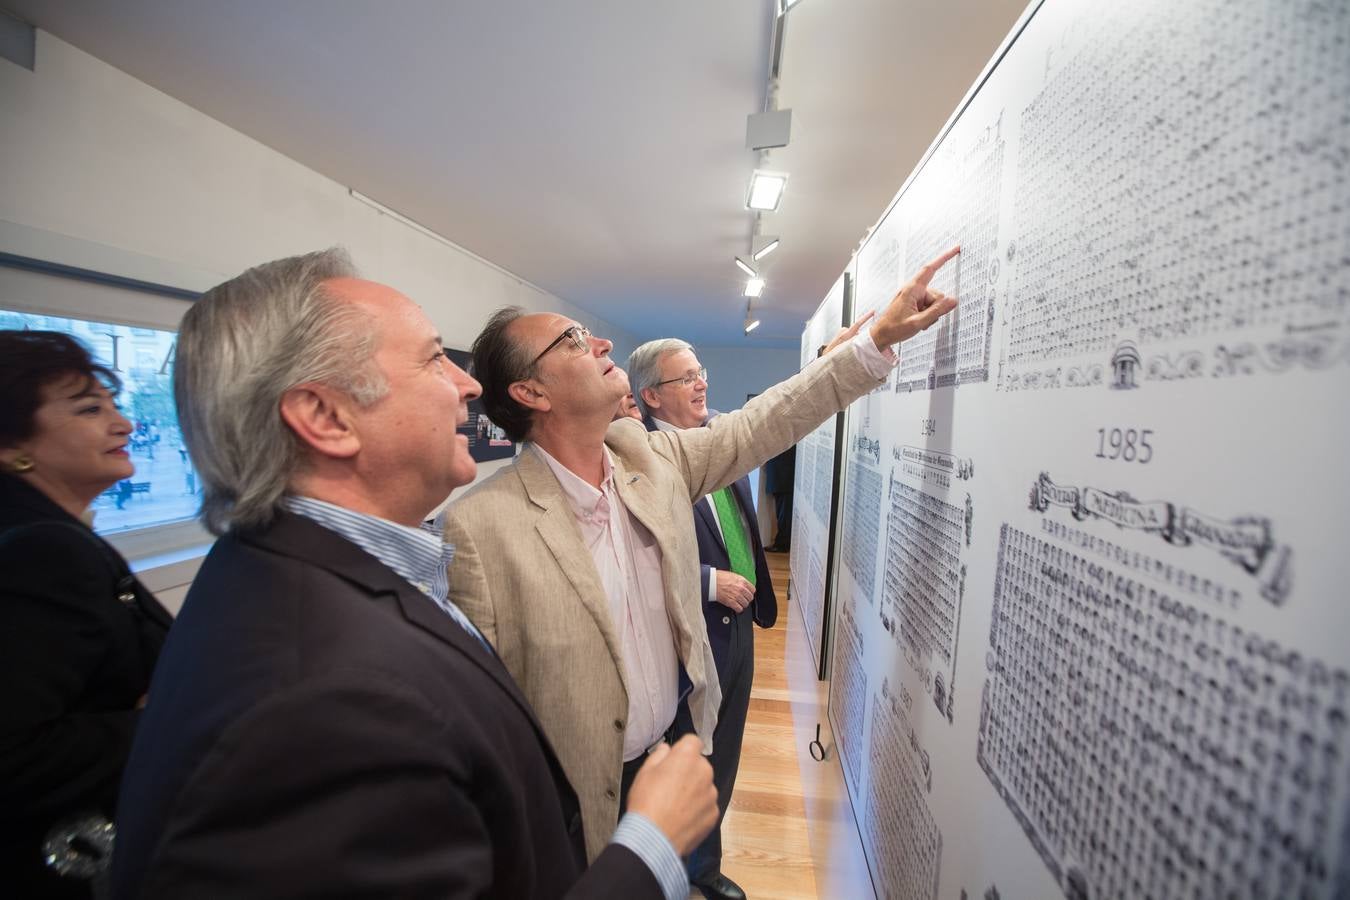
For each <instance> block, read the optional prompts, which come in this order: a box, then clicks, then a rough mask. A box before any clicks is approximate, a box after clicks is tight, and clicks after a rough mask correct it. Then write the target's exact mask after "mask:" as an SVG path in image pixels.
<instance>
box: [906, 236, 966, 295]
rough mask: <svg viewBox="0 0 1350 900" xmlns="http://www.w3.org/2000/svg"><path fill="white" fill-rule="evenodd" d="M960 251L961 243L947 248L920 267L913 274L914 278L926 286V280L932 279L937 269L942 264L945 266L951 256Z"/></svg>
mask: <svg viewBox="0 0 1350 900" xmlns="http://www.w3.org/2000/svg"><path fill="white" fill-rule="evenodd" d="M960 252H961V245H960V244H957V245H956V246H955V247H953V248H952V249H950V250H948V251H947V252H946V253H944V254H942V255H941V256H939V257H938V258H937V259H935V260H933V261H932V262H930V263H929V264H928V265H926V266H924V267H923V268H922V269H920V270H919V274H918V275H915V276H914V280H915V281H917V282H918V283H919V284H921V285H923V286H924V287H928V282H930V281H932V280H933V276H934V275H936V274H937V273H938V269H941V268H942V267H943V266H945V265H946V264H947V263H948V262H950V261H951V258H952V257H953V256H955V255H956V254H958V253H960Z"/></svg>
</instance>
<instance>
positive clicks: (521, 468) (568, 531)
mask: <svg viewBox="0 0 1350 900" xmlns="http://www.w3.org/2000/svg"><path fill="white" fill-rule="evenodd" d="M516 471H517V472H518V473H519V475H520V481H521V484H522V485H523V486H524V488H525V493H526V495H527V496H528V497H529V498H530V502H531V503H533V504H534V506H535V507H536V508H537V509H538V510H539V517H538V518H537V519H536V520H535V523H534V528H535V531H536V532H537V533H538V535H539V538H540V540H542V541H543V542H544V546H546V547H548V549H549V552H550V553H552V554H553V558H554V559H555V560H556V561H557V563H558V568H560V569H562V571H563V574H564V575H566V576H567V580H568V582H569V583H570V584H571V587H572V590H573V592H574V593H575V595H576V597H577V600H578V601H579V602H580V603H581V605H582V606H584V607H585V608H586V611H587V612H589V613H590V614H591V618H592V619H593V620H594V621H595V626H596V628H598V629H600V634H601V635H602V636H603V637H604V639H605V646H607V647H608V648H609V653H610V655H611V656H612V657H613V658H614V666H615V668H617V669H618V670H619V679H620V681H622V683H623V689H624V695H625V696H627V694H628V675H627V672H626V671H625V666H624V662H623V645H622V644H620V643H619V634H618V631H617V630H616V629H615V627H614V621H613V619H612V618H611V616H610V613H609V600H608V599H607V598H606V597H605V589H604V587H603V586H602V585H601V584H600V577H599V575H598V573H597V572H596V568H595V563H594V562H593V561H592V559H591V554H590V551H589V550H587V549H586V545H585V544H584V543H583V542H582V540H581V531H580V529H579V528H578V527H577V522H576V514H575V513H574V512H573V511H572V507H571V506H570V505H569V503H568V501H567V497H566V496H564V495H563V492H562V486H561V485H560V484H558V479H557V478H556V477H555V476H554V474H553V472H552V470H550V469H549V467H548V464H547V463H545V462H544V461H543V460H542V459H540V458H539V455H538V454H537V453H536V452H534V450H533V449H532V448H530V447H528V446H527V447H526V448H525V450H524V451H523V452H522V453H521V454H520V456H519V458H518V459H517V460H516ZM560 589H561V588H560Z"/></svg>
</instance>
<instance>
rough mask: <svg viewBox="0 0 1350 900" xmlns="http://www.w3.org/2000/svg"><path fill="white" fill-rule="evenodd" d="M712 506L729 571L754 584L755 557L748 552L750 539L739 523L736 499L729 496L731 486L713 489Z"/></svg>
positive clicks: (739, 517) (739, 516)
mask: <svg viewBox="0 0 1350 900" xmlns="http://www.w3.org/2000/svg"><path fill="white" fill-rule="evenodd" d="M712 500H713V506H714V507H715V508H716V509H717V521H718V522H719V523H721V525H722V543H724V544H726V545H727V558H728V559H730V560H731V571H733V572H735V573H736V574H737V575H739V576H741V577H742V578H744V579H745V580H746V581H748V582H750V585H751V587H753V586H754V584H755V558H754V557H753V556H752V555H751V554H750V539H749V538H748V537H746V535H745V526H744V525H742V524H741V514H740V513H739V512H737V511H736V500H735V498H734V497H732V496H731V487H730V486H727V487H724V488H722V489H721V490H720V491H713V495H712Z"/></svg>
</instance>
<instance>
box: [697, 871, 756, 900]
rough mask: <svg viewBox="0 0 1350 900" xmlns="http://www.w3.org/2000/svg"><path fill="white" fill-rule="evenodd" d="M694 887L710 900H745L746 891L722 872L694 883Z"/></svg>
mask: <svg viewBox="0 0 1350 900" xmlns="http://www.w3.org/2000/svg"><path fill="white" fill-rule="evenodd" d="M694 887H696V888H698V889H699V890H700V891H702V892H703V896H705V897H707V898H708V900H745V891H743V890H741V886H740V885H739V884H737V883H736V882H734V881H732V880H731V879H730V878H728V877H727V876H725V875H723V874H722V873H721V872H714V873H713V874H711V875H708V876H707V877H705V878H700V879H699V880H698V881H695V882H694Z"/></svg>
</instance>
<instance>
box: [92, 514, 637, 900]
mask: <svg viewBox="0 0 1350 900" xmlns="http://www.w3.org/2000/svg"><path fill="white" fill-rule="evenodd" d="M150 698H151V699H150V706H149V709H148V710H147V711H146V714H145V717H144V721H143V722H142V725H141V729H140V731H139V733H138V734H137V736H136V743H135V747H134V748H133V750H132V755H131V760H130V762H129V763H128V764H127V772H126V779H125V781H124V783H123V788H122V805H121V810H120V812H119V815H118V821H117V829H118V838H117V841H118V844H117V853H116V854H115V856H114V864H113V895H114V897H121V898H132V897H137V898H139V897H144V898H174V900H177V898H185V897H190V898H193V900H212V898H226V897H230V898H244V897H247V898H249V900H267V898H290V897H324V898H353V897H371V898H375V897H399V898H422V897H425V898H433V897H434V898H453V897H501V898H524V897H531V898H547V897H558V896H563V895H564V894H567V895H569V896H595V897H659V896H660V891H659V887H658V885H657V882H656V879H655V877H654V876H653V875H652V874H651V873H650V872H649V871H648V870H647V868H646V866H645V865H644V864H643V863H642V862H641V861H640V860H639V859H638V857H637V856H636V855H634V854H633V853H632V852H631V851H629V850H627V849H626V848H623V847H620V846H617V845H611V846H610V847H609V848H608V849H607V850H606V851H605V852H604V853H603V854H602V855H601V856H600V857H599V859H598V860H596V862H595V864H594V865H592V866H591V868H590V869H589V870H586V871H584V872H583V869H584V867H585V853H584V847H583V843H582V829H581V815H580V812H579V811H578V804H577V799H576V795H575V794H574V793H573V791H572V789H571V787H570V786H569V785H568V783H567V780H566V778H565V777H564V775H563V773H562V769H561V767H560V766H559V764H558V761H557V759H556V757H555V756H554V754H553V751H552V749H551V748H550V747H549V745H548V742H547V741H546V739H545V738H544V735H543V732H542V731H541V730H540V728H539V725H538V723H537V722H536V721H535V718H534V715H533V713H532V711H531V710H530V708H529V707H528V705H527V704H526V701H525V699H524V698H523V697H522V696H521V694H520V691H519V690H518V689H517V687H516V685H515V683H514V682H513V681H512V680H511V676H510V675H509V674H508V673H507V671H506V669H505V668H504V667H503V666H502V665H501V663H500V662H499V661H498V659H497V657H496V656H495V655H494V654H492V653H491V652H490V651H488V650H486V649H485V648H484V647H483V645H481V644H480V643H479V642H478V640H477V639H476V638H475V637H473V636H471V635H470V634H469V633H468V632H467V631H465V630H464V629H463V628H462V627H460V626H459V625H458V624H457V623H456V622H455V621H454V620H453V619H451V618H450V617H449V616H448V615H447V614H446V613H445V612H444V611H442V610H441V609H440V608H438V607H437V606H436V605H435V604H434V603H433V602H432V601H431V600H430V599H428V598H427V597H426V596H424V595H423V594H421V593H420V592H418V591H417V590H416V589H414V588H413V587H412V586H411V585H409V584H408V583H407V582H405V581H404V580H403V579H402V578H400V577H399V576H397V575H396V574H394V572H392V571H391V570H389V569H388V568H386V567H385V566H384V565H383V564H382V563H380V562H379V561H378V560H376V559H375V558H374V557H372V556H370V555H368V554H366V553H365V552H364V551H362V550H361V549H360V548H358V547H357V546H356V545H354V544H352V543H350V542H349V541H347V540H345V539H344V538H342V537H340V536H339V535H337V534H336V533H334V532H332V531H330V530H328V529H326V528H324V527H322V526H320V525H317V524H315V523H314V522H311V521H309V520H308V519H305V518H303V517H301V516H296V515H293V514H289V513H281V514H280V515H279V516H278V517H277V519H276V520H275V521H274V522H273V523H272V524H271V525H270V526H268V527H267V528H265V529H262V530H259V531H255V532H250V533H242V534H236V533H231V534H229V535H226V536H225V537H222V538H221V539H220V540H218V541H217V542H216V545H215V547H214V548H212V550H211V553H210V555H209V556H208V557H207V559H206V561H205V563H204V564H203V565H202V568H201V571H200V572H199V573H198V575H197V578H196V580H195V581H194V582H193V586H192V590H191V592H190V593H189V594H188V598H187V601H186V603H185V604H184V606H183V611H182V613H181V614H180V615H179V618H178V621H177V622H176V623H175V625H174V632H173V635H172V637H171V638H170V639H169V642H168V644H167V645H166V647H165V650H164V654H163V656H162V658H161V661H160V666H159V670H158V672H157V673H156V675H155V681H154V684H153V685H152V687H151V691H150Z"/></svg>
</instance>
